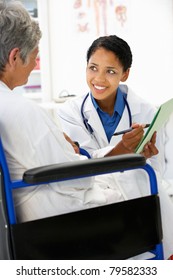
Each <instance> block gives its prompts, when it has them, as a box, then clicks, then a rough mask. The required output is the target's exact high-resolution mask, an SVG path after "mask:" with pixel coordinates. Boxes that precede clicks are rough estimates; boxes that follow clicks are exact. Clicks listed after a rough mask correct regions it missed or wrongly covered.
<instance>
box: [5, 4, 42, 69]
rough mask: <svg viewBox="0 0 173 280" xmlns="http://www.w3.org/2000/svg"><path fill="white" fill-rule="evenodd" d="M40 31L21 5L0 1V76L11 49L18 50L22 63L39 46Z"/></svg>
mask: <svg viewBox="0 0 173 280" xmlns="http://www.w3.org/2000/svg"><path fill="white" fill-rule="evenodd" d="M40 38H41V31H40V28H39V25H38V23H37V21H35V20H34V19H33V18H31V16H30V15H29V13H28V12H27V11H26V9H25V8H24V7H23V5H22V3H21V2H19V1H8V2H7V0H0V74H1V73H2V72H3V71H4V68H5V65H6V64H7V62H8V57H9V54H10V52H11V50H12V49H14V48H19V50H20V57H21V59H22V61H23V62H24V63H27V58H28V55H29V54H30V52H32V51H33V50H34V49H35V48H36V47H37V46H38V44H39V40H40Z"/></svg>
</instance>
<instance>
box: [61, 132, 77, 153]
mask: <svg viewBox="0 0 173 280" xmlns="http://www.w3.org/2000/svg"><path fill="white" fill-rule="evenodd" d="M64 137H65V139H66V140H67V141H68V142H69V143H70V144H71V145H72V147H73V149H74V151H75V153H76V154H80V151H79V147H78V146H77V145H76V144H75V142H73V141H72V140H71V138H70V137H69V136H68V135H67V134H66V133H64Z"/></svg>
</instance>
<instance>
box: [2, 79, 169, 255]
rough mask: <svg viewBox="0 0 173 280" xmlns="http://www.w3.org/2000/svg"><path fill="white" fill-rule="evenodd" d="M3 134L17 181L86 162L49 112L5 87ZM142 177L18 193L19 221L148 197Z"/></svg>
mask: <svg viewBox="0 0 173 280" xmlns="http://www.w3.org/2000/svg"><path fill="white" fill-rule="evenodd" d="M0 134H1V138H2V142H3V146H4V150H5V153H6V157H7V162H8V166H9V170H10V175H11V177H12V179H20V178H22V175H23V173H24V172H25V171H26V170H27V169H30V168H34V167H38V166H42V165H49V164H53V163H60V162H69V161H76V160H85V159H86V158H85V157H84V156H80V155H78V154H75V152H74V150H73V148H72V146H71V145H70V144H69V143H68V142H67V141H66V140H65V138H64V136H63V132H62V129H61V127H60V126H58V125H57V123H56V122H55V120H52V119H51V118H50V116H49V115H48V113H47V112H46V111H44V110H43V109H42V108H40V107H39V106H38V105H37V104H35V103H34V102H32V101H28V100H27V99H25V98H24V97H22V96H20V95H18V94H16V93H13V92H12V91H11V90H9V89H8V88H7V87H6V86H5V85H4V84H3V83H2V82H0ZM136 175H137V174H136V172H132V173H131V175H130V176H129V175H128V174H125V173H124V174H119V175H118V173H117V176H114V175H113V174H110V175H104V176H98V177H96V178H85V179H78V180H71V181H66V182H59V183H54V184H48V185H44V186H37V187H27V188H23V189H18V190H15V191H14V200H15V206H16V213H17V218H18V220H20V221H29V220H32V219H39V218H42V217H47V216H52V215H57V214H62V213H66V212H72V211H76V210H79V209H85V208H90V207H94V206H97V205H102V204H107V203H112V202H117V201H121V200H124V199H127V198H132V197H137V196H141V195H145V194H146V193H147V190H146V184H145V185H143V186H142V184H141V186H140V187H141V188H139V186H137V184H135V183H134V181H133V176H135V178H136ZM138 175H139V180H140V178H141V175H140V174H139V173H138ZM138 175H137V176H138ZM124 176H125V177H126V176H127V177H126V178H127V179H126V180H124V178H125V177H124ZM122 178H123V181H124V182H125V181H126V183H123V182H122ZM161 191H162V190H161ZM162 192H163V191H162ZM160 194H161V195H160V198H161V209H162V223H163V232H164V248H165V257H166V258H167V257H168V256H169V255H170V254H172V253H173V205H172V204H171V202H170V203H169V198H168V197H166V194H165V193H163V194H162V193H160ZM131 218H132V219H133V217H131Z"/></svg>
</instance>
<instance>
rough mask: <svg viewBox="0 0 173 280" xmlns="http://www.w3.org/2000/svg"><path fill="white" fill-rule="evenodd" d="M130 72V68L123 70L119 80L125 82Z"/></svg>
mask: <svg viewBox="0 0 173 280" xmlns="http://www.w3.org/2000/svg"><path fill="white" fill-rule="evenodd" d="M129 73H130V68H128V69H127V70H126V71H124V72H123V74H122V77H121V82H125V81H126V80H127V79H128V76H129Z"/></svg>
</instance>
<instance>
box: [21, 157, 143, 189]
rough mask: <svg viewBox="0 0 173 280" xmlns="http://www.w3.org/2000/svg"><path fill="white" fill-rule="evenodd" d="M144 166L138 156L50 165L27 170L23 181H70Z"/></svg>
mask: <svg viewBox="0 0 173 280" xmlns="http://www.w3.org/2000/svg"><path fill="white" fill-rule="evenodd" d="M145 164H146V159H145V157H144V156H142V155H140V154H126V155H118V156H112V157H104V158H98V159H89V160H82V161H73V162H68V163H60V164H51V165H47V166H42V167H37V168H33V169H29V170H27V171H26V172H25V173H24V175H23V181H24V182H25V183H29V184H36V183H43V182H54V181H61V180H71V179H76V178H81V177H89V176H94V175H99V174H105V173H113V172H118V171H124V170H128V169H134V168H138V167H140V166H144V165H145Z"/></svg>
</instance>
